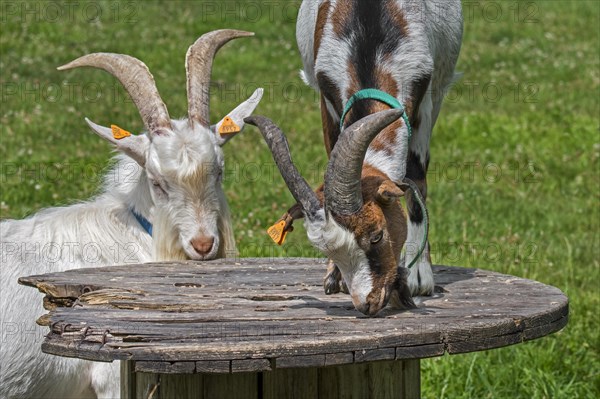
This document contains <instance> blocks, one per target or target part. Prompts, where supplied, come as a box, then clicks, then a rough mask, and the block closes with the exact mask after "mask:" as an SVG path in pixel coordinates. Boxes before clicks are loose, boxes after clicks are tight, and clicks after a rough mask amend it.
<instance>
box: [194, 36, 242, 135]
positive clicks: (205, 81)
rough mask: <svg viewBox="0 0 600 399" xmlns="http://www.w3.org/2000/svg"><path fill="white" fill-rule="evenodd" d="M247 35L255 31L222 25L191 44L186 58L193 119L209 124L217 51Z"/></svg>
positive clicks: (204, 124)
mask: <svg viewBox="0 0 600 399" xmlns="http://www.w3.org/2000/svg"><path fill="white" fill-rule="evenodd" d="M248 36H254V33H252V32H244V31H241V30H234V29H221V30H216V31H213V32H209V33H206V34H204V35H202V36H201V37H200V38H199V39H198V40H196V42H195V43H194V44H192V45H191V46H190V48H189V49H188V51H187V55H186V58H185V69H186V74H187V96H188V117H189V120H190V123H192V122H193V121H196V122H198V123H200V125H201V126H204V127H208V126H210V117H209V115H210V77H211V72H212V64H213V60H214V58H215V55H216V54H217V51H219V49H220V48H221V47H223V46H224V45H225V44H226V43H227V42H229V41H230V40H233V39H237V38H240V37H248Z"/></svg>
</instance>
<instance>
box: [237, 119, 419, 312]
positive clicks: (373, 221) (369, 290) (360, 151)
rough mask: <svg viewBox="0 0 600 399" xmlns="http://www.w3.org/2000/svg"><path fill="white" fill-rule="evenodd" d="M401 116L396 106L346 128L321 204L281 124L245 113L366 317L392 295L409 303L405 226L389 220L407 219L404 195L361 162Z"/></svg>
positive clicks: (313, 237) (314, 237)
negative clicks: (404, 258) (402, 262)
mask: <svg viewBox="0 0 600 399" xmlns="http://www.w3.org/2000/svg"><path fill="white" fill-rule="evenodd" d="M401 116H402V111H401V110H396V109H393V110H387V111H382V112H378V113H376V114H373V115H369V116H366V117H364V118H362V119H360V120H359V121H357V122H355V123H354V124H353V125H351V126H349V127H348V128H346V129H345V130H344V132H343V134H342V136H340V138H339V140H338V142H337V144H336V146H335V148H334V149H333V151H332V152H331V159H330V160H329V163H328V166H327V172H326V175H325V183H324V185H323V192H324V197H325V198H324V202H325V206H323V205H321V201H319V199H318V198H319V197H318V195H317V194H316V193H314V192H313V191H312V190H310V187H309V186H308V184H307V183H306V181H305V180H304V178H302V176H301V175H300V173H299V172H298V169H297V168H296V167H295V166H294V164H293V163H292V159H291V156H290V151H289V148H288V145H287V140H286V139H285V136H284V134H283V132H282V131H281V129H279V128H278V127H277V126H276V125H275V124H273V122H272V121H270V120H269V119H267V118H264V117H259V116H256V117H251V118H246V122H247V123H249V124H252V125H255V126H257V127H258V128H259V129H260V131H261V133H262V135H263V137H264V139H265V141H266V142H267V144H268V146H269V149H270V150H271V153H272V155H273V158H274V159H275V162H276V164H277V167H278V168H279V171H280V172H281V175H282V176H283V178H284V180H285V183H286V185H287V186H288V188H289V190H290V192H291V193H292V195H293V196H294V198H295V199H296V201H298V203H299V204H300V206H301V207H302V209H303V213H304V215H305V216H306V218H305V227H306V231H307V234H308V238H309V240H310V242H311V243H312V244H313V245H314V246H315V247H316V248H318V249H320V250H321V251H322V252H324V253H325V254H326V255H327V256H328V257H329V258H330V259H331V260H332V261H333V262H335V265H337V266H338V267H339V270H340V271H341V275H342V276H343V279H344V281H345V282H346V284H347V288H348V289H349V292H350V294H351V295H352V302H353V303H354V306H355V307H356V308H357V309H358V310H360V311H361V312H363V313H365V314H368V315H375V314H376V313H377V312H379V311H380V310H381V309H382V308H383V307H384V306H385V305H386V304H387V303H388V302H389V301H390V300H393V302H394V304H395V305H396V306H398V307H403V308H410V307H414V302H413V301H412V299H411V298H410V292H409V290H408V289H407V285H406V278H407V273H405V272H403V270H400V269H399V268H398V262H400V249H401V247H402V243H404V241H405V239H406V227H404V229H402V228H401V227H400V228H398V226H401V225H399V224H398V223H391V221H392V220H394V221H397V220H403V221H404V222H406V218H405V215H404V212H403V210H402V207H401V206H400V204H399V201H398V199H399V197H401V196H402V195H404V192H403V191H402V190H401V189H400V187H398V186H397V185H396V184H395V183H394V182H392V181H391V180H390V179H389V178H388V177H387V176H385V174H384V173H381V172H376V171H371V172H370V173H368V174H367V175H364V174H363V171H364V170H365V168H369V166H365V165H363V161H364V158H365V154H366V152H367V149H368V148H369V145H370V144H371V142H372V141H373V139H374V138H375V137H376V136H377V135H378V134H379V133H380V132H381V130H382V129H385V128H386V127H387V126H389V125H390V124H392V123H393V122H394V121H396V120H398V119H399V118H400V117H401ZM320 191H321V190H320V189H319V190H318V192H319V193H320ZM294 208H295V207H293V208H292V209H294ZM287 216H288V217H291V218H292V219H293V218H294V216H293V215H291V214H288V215H287ZM286 219H287V217H286ZM398 243H400V245H398ZM338 291H339V289H338ZM326 292H327V291H326ZM327 293H331V292H327Z"/></svg>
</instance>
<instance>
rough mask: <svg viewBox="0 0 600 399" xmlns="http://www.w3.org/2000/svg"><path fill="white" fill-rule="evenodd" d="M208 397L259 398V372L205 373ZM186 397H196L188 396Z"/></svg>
mask: <svg viewBox="0 0 600 399" xmlns="http://www.w3.org/2000/svg"><path fill="white" fill-rule="evenodd" d="M203 382H204V391H203V394H204V396H203V397H204V398H206V399H213V398H214V399H258V398H259V396H258V393H259V388H258V386H259V374H257V373H235V374H203ZM184 398H195V397H194V396H187V397H184Z"/></svg>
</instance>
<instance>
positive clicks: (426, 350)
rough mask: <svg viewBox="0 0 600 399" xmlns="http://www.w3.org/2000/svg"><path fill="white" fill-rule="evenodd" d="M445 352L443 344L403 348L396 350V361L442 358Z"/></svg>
mask: <svg viewBox="0 0 600 399" xmlns="http://www.w3.org/2000/svg"><path fill="white" fill-rule="evenodd" d="M445 350H446V345H445V344H431V345H420V346H405V347H397V348H396V359H397V360H408V359H424V358H427V357H434V356H442V355H443V354H444V352H445Z"/></svg>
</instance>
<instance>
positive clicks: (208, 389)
mask: <svg viewBox="0 0 600 399" xmlns="http://www.w3.org/2000/svg"><path fill="white" fill-rule="evenodd" d="M134 370H135V363H134V362H132V361H123V362H121V399H187V398H194V399H204V398H206V399H208V398H210V399H213V398H214V399H220V398H223V399H225V398H226V399H246V398H248V399H258V398H259V374H258V373H233V374H216V373H215V374H209V373H196V374H157V373H139V372H138V373H136V372H135V371H134Z"/></svg>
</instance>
